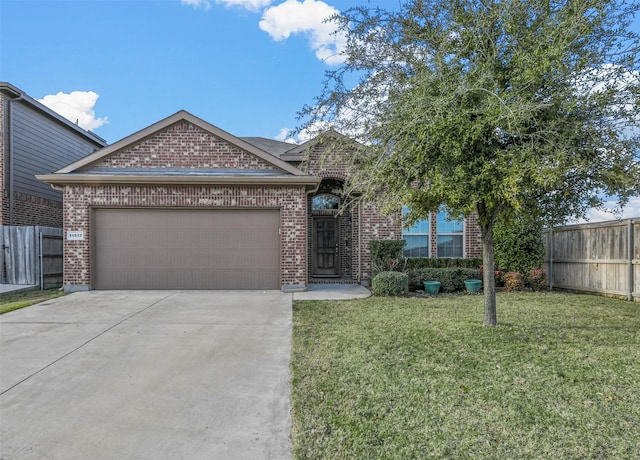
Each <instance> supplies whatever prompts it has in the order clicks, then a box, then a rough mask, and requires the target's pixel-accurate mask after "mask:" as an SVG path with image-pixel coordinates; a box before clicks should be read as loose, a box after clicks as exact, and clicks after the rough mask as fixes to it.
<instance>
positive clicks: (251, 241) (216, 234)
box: [91, 209, 280, 289]
mask: <svg viewBox="0 0 640 460" xmlns="http://www.w3.org/2000/svg"><path fill="white" fill-rule="evenodd" d="M279 226H280V212H279V211H277V210H193V209H188V210H177V209H95V210H94V211H93V229H94V230H93V233H92V237H93V245H92V254H91V261H92V263H91V269H92V277H93V283H92V284H93V287H94V288H95V289H279V288H280V237H279V232H278V228H279Z"/></svg>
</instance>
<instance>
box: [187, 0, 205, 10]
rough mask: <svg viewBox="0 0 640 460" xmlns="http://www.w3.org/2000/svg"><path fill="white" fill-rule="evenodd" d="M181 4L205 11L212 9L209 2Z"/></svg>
mask: <svg viewBox="0 0 640 460" xmlns="http://www.w3.org/2000/svg"><path fill="white" fill-rule="evenodd" d="M181 3H182V4H183V5H189V6H193V7H194V8H200V7H202V8H204V9H205V10H208V9H209V8H211V3H209V0H181Z"/></svg>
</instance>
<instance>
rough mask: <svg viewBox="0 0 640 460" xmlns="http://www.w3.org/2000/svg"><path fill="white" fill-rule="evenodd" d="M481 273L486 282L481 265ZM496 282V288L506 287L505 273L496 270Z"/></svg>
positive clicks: (494, 274) (494, 273)
mask: <svg viewBox="0 0 640 460" xmlns="http://www.w3.org/2000/svg"><path fill="white" fill-rule="evenodd" d="M480 273H481V274H482V277H481V279H482V280H484V272H483V270H482V265H480ZM493 276H494V280H495V283H496V287H503V286H504V272H503V271H502V270H494V272H493Z"/></svg>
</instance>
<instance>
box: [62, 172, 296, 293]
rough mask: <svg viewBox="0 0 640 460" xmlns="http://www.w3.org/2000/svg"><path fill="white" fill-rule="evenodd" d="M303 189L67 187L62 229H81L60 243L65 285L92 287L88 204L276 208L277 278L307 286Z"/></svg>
mask: <svg viewBox="0 0 640 460" xmlns="http://www.w3.org/2000/svg"><path fill="white" fill-rule="evenodd" d="M305 206H306V193H305V188H304V187H297V186H296V187H293V186H292V187H268V186H265V187H260V186H256V187H253V186H246V187H244V186H237V187H220V186H142V185H141V186H125V185H109V186H107V185H86V186H66V187H65V192H64V221H65V231H67V230H83V231H84V233H85V239H84V240H83V241H65V245H64V284H65V286H67V287H72V286H73V287H86V286H90V285H91V271H90V248H91V222H90V220H91V208H92V207H112V208H117V207H187V208H207V209H215V208H279V209H280V215H281V236H280V238H281V282H282V285H283V286H300V285H306V283H307V273H306V264H307V260H306V242H305V235H306V228H305V226H306V210H305Z"/></svg>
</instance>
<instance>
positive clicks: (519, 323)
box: [292, 293, 640, 459]
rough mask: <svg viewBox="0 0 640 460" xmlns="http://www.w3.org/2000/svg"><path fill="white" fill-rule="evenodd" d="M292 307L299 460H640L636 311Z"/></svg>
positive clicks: (469, 305) (605, 307) (620, 307)
mask: <svg viewBox="0 0 640 460" xmlns="http://www.w3.org/2000/svg"><path fill="white" fill-rule="evenodd" d="M482 312H483V300H482V297H481V296H466V295H460V296H449V297H435V298H369V299H362V300H356V301H348V302H346V301H344V302H340V301H324V302H320V301H306V302H301V301H299V302H295V304H294V311H293V322H294V323H293V355H292V373H293V376H292V403H293V442H294V457H295V458H297V459H303V458H313V459H354V458H384V459H395V458H397V459H418V458H420V459H422V458H473V459H477V458H486V459H495V458H501V459H507V458H540V459H548V458H568V459H578V458H640V437H638V427H639V426H640V304H638V303H632V302H622V301H617V300H613V299H607V298H604V297H599V296H589V295H576V294H560V293H552V294H549V293H511V294H506V293H499V294H498V320H499V322H500V325H499V326H497V327H495V328H490V327H485V326H483V325H482Z"/></svg>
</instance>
